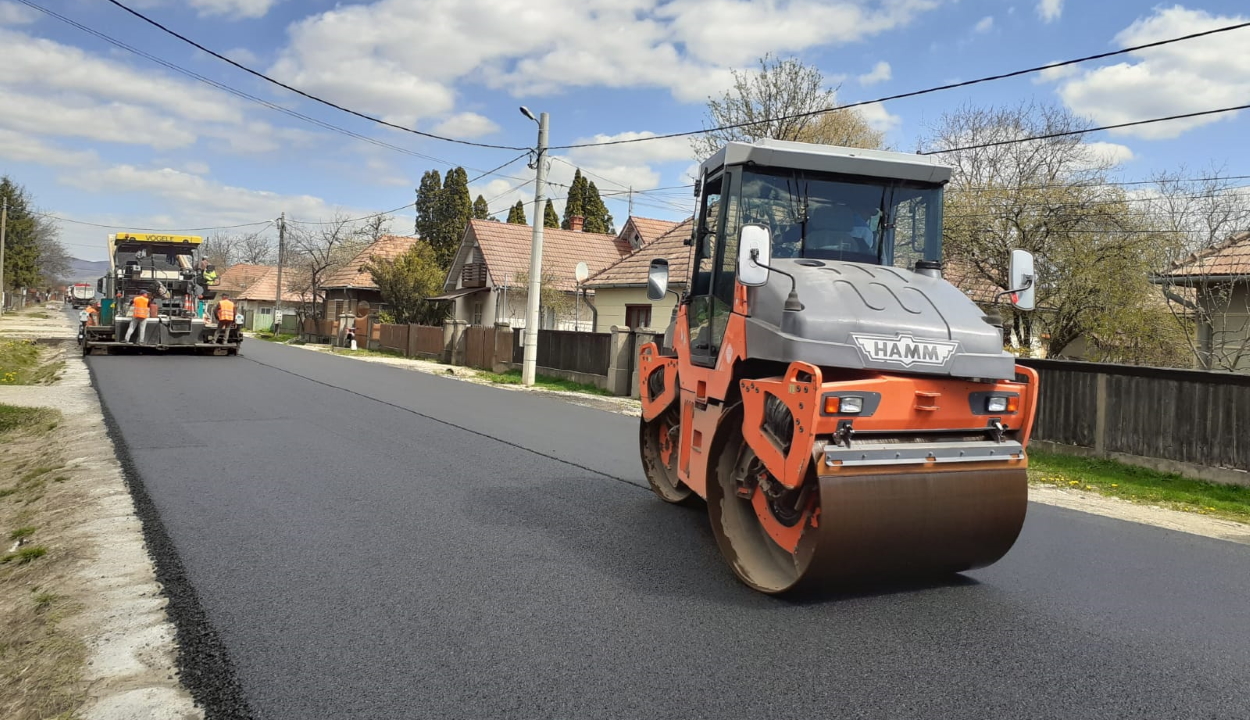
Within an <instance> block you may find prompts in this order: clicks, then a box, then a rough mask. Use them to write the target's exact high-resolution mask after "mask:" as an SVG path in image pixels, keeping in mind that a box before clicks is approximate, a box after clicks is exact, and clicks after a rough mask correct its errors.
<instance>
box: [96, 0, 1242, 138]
mask: <svg viewBox="0 0 1250 720" xmlns="http://www.w3.org/2000/svg"><path fill="white" fill-rule="evenodd" d="M112 1H113V0H110V2H112ZM1244 27H1250V22H1244V23H1237V24H1236V25H1226V26H1224V27H1219V28H1215V29H1213V30H1204V31H1202V32H1196V33H1191V34H1189V35H1182V36H1180V37H1174V38H1170V39H1167V40H1158V41H1155V42H1151V43H1146V44H1144V45H1134V46H1132V47H1126V48H1123V49H1121V50H1112V51H1110V52H1105V53H1097V54H1094V55H1086V56H1084V57H1079V58H1073V59H1071V60H1063V61H1061V62H1055V63H1049V64H1046V65H1038V66H1035V67H1030V68H1024V69H1023V70H1013V71H1011V72H1006V73H1000V74H998V75H989V76H986V77H982V78H977V79H975V80H965V81H963V82H957V83H949V84H946V85H939V86H937V87H931V88H925V89H923V90H912V91H911V92H905V93H899V94H897V95H887V96H886V97H880V98H877V99H875V100H862V101H860V102H854V103H850V104H847V105H836V106H833V107H828V108H821V109H820V110H811V111H808V112H802V113H795V114H793V115H782V116H780V117H775V118H769V119H767V120H753V121H750V122H742V123H734V124H731V125H721V126H718V127H713V128H704V129H702V130H688V131H686V132H676V133H667V134H664V135H651V136H648V137H642V138H629V139H625V140H608V141H605V142H597V143H581V144H577V145H556V146H553V147H551V148H550V149H551V150H572V149H575V148H588V147H606V146H608V145H626V144H630V143H640V142H650V141H652V140H667V139H670V138H679V137H689V136H691V135H703V134H705V133H711V132H717V131H720V130H736V129H738V128H744V127H751V126H754V125H763V124H765V123H769V122H777V121H780V120H794V119H798V118H805V117H812V116H814V115H823V114H825V113H831V112H834V111H836V110H850V109H851V108H857V107H863V106H864V105H875V104H877V103H882V102H889V101H892V100H904V99H907V98H913V97H919V96H921V95H929V94H931V93H936V92H942V91H944V90H955V89H957V88H964V87H970V86H972V85H979V84H981V83H987V82H992V81H995V80H1006V79H1008V78H1013V77H1019V76H1021V75H1030V74H1032V73H1036V72H1042V71H1043V70H1053V69H1055V68H1061V67H1067V66H1068V65H1077V64H1080V63H1085V62H1090V61H1092V60H1102V59H1104V58H1109V57H1115V56H1117V55H1124V54H1127V53H1132V52H1137V51H1139V50H1147V49H1149V48H1155V47H1160V46H1163V45H1169V44H1171V43H1177V42H1181V41H1183V40H1193V39H1194V38H1200V37H1206V36H1208V35H1215V34H1217V33H1224V32H1229V31H1231V30H1239V29H1241V28H1244Z"/></svg>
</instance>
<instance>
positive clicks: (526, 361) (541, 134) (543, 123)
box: [521, 105, 547, 385]
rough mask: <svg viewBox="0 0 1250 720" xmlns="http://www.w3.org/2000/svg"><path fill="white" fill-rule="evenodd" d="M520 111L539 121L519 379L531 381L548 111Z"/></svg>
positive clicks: (534, 359) (534, 361)
mask: <svg viewBox="0 0 1250 720" xmlns="http://www.w3.org/2000/svg"><path fill="white" fill-rule="evenodd" d="M521 114H522V115H524V116H525V117H527V118H529V119H530V120H533V121H534V122H536V123H538V147H537V148H536V149H535V152H536V155H535V158H534V167H535V171H536V173H537V176H536V177H535V180H534V239H533V242H532V243H531V245H530V282H529V295H528V297H527V298H526V303H525V341H524V351H525V354H524V358H523V360H522V362H521V383H522V384H524V385H533V384H534V378H535V375H536V374H537V367H538V313H539V310H540V308H541V304H540V300H541V294H542V289H543V284H542V283H543V218H544V212H543V210H544V209H545V208H544V207H543V187H544V186H545V185H546V184H547V162H546V161H547V113H542V114H541V115H539V117H537V118H536V117H534V113H532V112H530V111H529V108H527V107H525V106H524V105H522V106H521Z"/></svg>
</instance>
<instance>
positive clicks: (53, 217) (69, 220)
mask: <svg viewBox="0 0 1250 720" xmlns="http://www.w3.org/2000/svg"><path fill="white" fill-rule="evenodd" d="M31 214H32V215H39V216H42V217H46V218H48V219H50V220H56V221H58V222H66V223H72V224H74V225H88V226H90V227H98V228H104V229H106V230H132V231H134V232H146V233H171V234H172V233H183V232H207V231H209V230H237V229H238V228H245V227H255V226H256V225H272V224H273V221H272V220H258V221H256V222H250V223H243V224H241V225H218V226H215V227H198V228H173V229H170V228H140V227H133V226H131V225H105V224H103V223H96V222H89V221H87V220H74V219H73V218H67V217H61V216H59V215H53V214H52V213H45V212H36V211H31Z"/></svg>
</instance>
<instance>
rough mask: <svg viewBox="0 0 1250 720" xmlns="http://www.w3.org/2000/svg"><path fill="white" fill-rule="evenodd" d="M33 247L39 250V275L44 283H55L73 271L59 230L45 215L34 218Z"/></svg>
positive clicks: (67, 276) (71, 259)
mask: <svg viewBox="0 0 1250 720" xmlns="http://www.w3.org/2000/svg"><path fill="white" fill-rule="evenodd" d="M34 239H35V247H36V248H37V250H38V252H39V259H38V268H39V277H40V279H41V280H42V281H43V283H44V284H45V285H56V284H58V283H59V282H60V281H62V280H66V279H68V278H69V276H70V274H71V273H72V272H73V267H72V262H73V258H72V257H70V254H69V252H68V251H67V250H66V249H65V246H64V245H62V244H61V230H60V228H58V227H57V225H56V222H55V221H53V220H52V219H50V218H48V217H46V216H39V217H37V218H36V219H35V233H34Z"/></svg>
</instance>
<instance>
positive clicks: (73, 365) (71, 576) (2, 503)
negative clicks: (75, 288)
mask: <svg viewBox="0 0 1250 720" xmlns="http://www.w3.org/2000/svg"><path fill="white" fill-rule="evenodd" d="M31 315H32V313H23V314H21V315H17V316H14V315H5V316H3V317H0V338H6V339H12V338H14V337H23V338H29V339H36V338H37V339H40V340H41V345H40V347H41V348H42V352H43V353H44V356H43V357H42V358H41V361H42V362H44V363H49V362H52V363H56V362H63V363H64V365H63V368H62V369H61V370H60V372H59V375H60V378H59V380H57V381H56V382H55V383H54V384H50V385H0V404H3V405H7V406H15V407H20V408H47V409H48V410H49V413H48V415H46V416H45V415H39V416H38V417H52V418H54V420H50V421H47V423H46V425H45V426H44V427H42V428H30V427H23V428H20V429H18V430H16V431H15V432H16V433H17V435H14V436H11V437H10V439H6V441H5V442H4V446H5V447H4V452H5V453H6V454H5V455H4V462H3V463H0V464H2V465H3V466H4V467H5V468H6V469H7V470H9V473H8V474H9V475H10V476H15V477H5V475H4V474H0V486H4V487H8V488H12V489H15V492H13V493H11V494H10V495H8V496H7V497H4V498H0V522H5V523H6V525H5V527H3V528H0V529H3V531H4V538H9V537H10V535H11V533H14V532H28V533H29V534H28V535H27V536H26V537H25V538H24V539H26V540H27V545H28V546H30V547H34V546H39V547H42V548H44V549H45V554H43V555H41V556H39V557H37V558H34V559H32V560H30V561H29V562H26V563H22V564H20V565H18V564H16V563H14V562H11V563H6V564H4V565H3V566H0V597H5V598H8V599H10V600H12V601H14V602H15V604H16V605H15V607H16V609H18V610H21V611H22V612H27V610H26V609H24V605H29V604H33V605H34V606H36V607H37V608H38V609H37V611H36V612H35V613H29V612H27V617H29V618H30V620H29V621H28V622H27V623H25V625H26V627H25V629H26V630H33V629H34V627H35V626H34V623H35V621H36V620H37V619H38V617H39V615H40V614H42V615H43V616H44V617H46V616H47V614H48V613H49V612H55V613H56V625H55V630H56V633H55V634H51V633H49V634H47V638H50V639H51V640H50V641H52V642H55V643H56V645H55V647H54V648H53V649H56V650H58V651H61V650H65V649H66V648H70V649H72V648H78V649H79V650H80V654H79V655H78V656H77V658H76V659H75V656H74V655H73V653H72V652H61V654H60V655H59V656H58V657H59V658H60V659H59V660H58V662H59V663H60V665H59V667H58V668H56V669H57V670H58V672H57V673H55V674H52V675H51V676H50V677H52V678H53V679H52V680H51V681H46V680H45V682H42V683H40V684H32V685H30V686H29V687H26V688H24V689H22V691H21V693H20V694H19V696H18V700H19V702H20V703H21V705H20V706H19V707H18V708H16V709H15V708H12V707H11V708H5V709H4V710H3V711H0V715H3V716H4V717H6V718H8V717H32V718H33V717H38V718H43V717H50V716H52V715H53V713H49V712H45V710H51V709H52V708H51V707H49V706H48V705H47V704H46V702H47V701H49V699H51V700H52V701H54V704H55V703H60V705H57V712H56V714H55V715H56V716H57V717H78V718H88V719H95V720H123V719H129V718H170V719H174V718H177V719H190V718H202V717H203V713H202V712H201V711H200V710H199V709H198V708H197V707H196V706H195V704H194V702H193V701H192V698H191V696H190V694H189V693H188V692H187V691H186V690H185V689H184V688H183V687H182V686H181V684H180V683H179V681H178V678H177V670H176V666H175V651H176V648H175V644H174V628H173V626H172V625H171V624H170V622H169V621H168V618H167V615H166V611H165V604H166V601H165V599H164V597H163V596H162V593H161V588H160V586H159V585H158V584H157V582H156V579H155V569H154V567H153V565H152V561H151V560H150V558H149V555H148V552H147V548H146V547H145V544H144V539H143V534H142V528H141V525H140V522H139V520H138V519H137V518H136V516H135V510H134V504H133V502H132V500H131V496H130V493H129V491H128V489H127V487H126V484H125V481H124V479H123V474H122V469H121V466H120V464H119V463H118V461H117V459H116V453H115V449H114V447H113V444H112V441H111V440H110V438H109V435H108V432H107V429H106V426H105V422H104V417H103V412H102V410H101V407H100V404H99V400H98V398H97V396H96V393H95V390H94V389H93V388H92V386H91V380H90V376H89V374H88V371H87V367H86V365H85V363H84V362H83V361H82V357H81V354H80V351H79V349H78V345H77V344H76V343H75V341H74V335H75V332H76V323H75V320H74V319H72V318H71V317H69V316H68V315H67V314H66V313H64V312H63V311H61V310H60V309H52V308H49V309H47V310H45V311H43V312H42V313H35V314H33V315H35V316H34V317H32V316H31ZM38 315H46V317H39V316H38ZM49 341H50V342H49ZM48 426H51V427H48ZM17 468H21V469H20V470H16V469H17ZM8 525H16V526H18V527H13V528H10V527H8ZM16 542H17V541H8V540H6V547H5V548H4V549H5V550H8V549H9V545H14V544H15V543H16ZM18 550H19V551H20V548H18ZM40 606H42V607H40ZM58 698H59V699H58ZM66 703H71V705H72V707H70V708H69V710H68V712H69V713H70V714H62V713H65V712H66V710H64V709H61V708H62V707H63V706H64V705H65V704H66ZM17 710H20V711H21V712H20V714H19V712H18V711H17Z"/></svg>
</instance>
